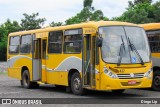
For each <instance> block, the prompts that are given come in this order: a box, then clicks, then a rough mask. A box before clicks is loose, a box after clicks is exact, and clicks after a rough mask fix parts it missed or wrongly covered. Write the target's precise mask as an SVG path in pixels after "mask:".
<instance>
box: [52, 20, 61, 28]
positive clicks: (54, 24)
mask: <svg viewBox="0 0 160 107" xmlns="http://www.w3.org/2000/svg"><path fill="white" fill-rule="evenodd" d="M62 25H63V23H62V22H54V21H53V22H51V23H50V24H49V26H51V27H55V26H62Z"/></svg>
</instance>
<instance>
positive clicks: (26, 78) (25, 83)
mask: <svg viewBox="0 0 160 107" xmlns="http://www.w3.org/2000/svg"><path fill="white" fill-rule="evenodd" d="M21 85H22V86H23V87H24V88H28V89H29V88H37V87H38V86H39V84H38V83H37V82H31V81H30V75H29V71H28V70H24V71H23V74H22V81H21Z"/></svg>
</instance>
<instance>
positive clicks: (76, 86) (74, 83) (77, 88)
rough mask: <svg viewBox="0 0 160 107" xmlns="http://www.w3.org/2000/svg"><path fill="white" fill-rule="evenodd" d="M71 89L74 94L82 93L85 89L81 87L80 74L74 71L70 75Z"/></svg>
mask: <svg viewBox="0 0 160 107" xmlns="http://www.w3.org/2000/svg"><path fill="white" fill-rule="evenodd" d="M71 90H72V92H73V94H75V95H83V94H84V92H85V89H84V88H83V87H82V81H81V77H80V74H79V73H78V72H75V73H74V74H73V75H72V77H71Z"/></svg>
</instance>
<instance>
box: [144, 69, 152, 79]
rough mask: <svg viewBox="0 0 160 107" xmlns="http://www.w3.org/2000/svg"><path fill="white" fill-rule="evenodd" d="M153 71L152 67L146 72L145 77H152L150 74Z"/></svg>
mask: <svg viewBox="0 0 160 107" xmlns="http://www.w3.org/2000/svg"><path fill="white" fill-rule="evenodd" d="M152 72H153V70H152V68H151V69H149V70H148V72H146V73H145V74H144V76H145V77H147V78H150V74H151V73H152Z"/></svg>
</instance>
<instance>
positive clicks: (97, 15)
mask: <svg viewBox="0 0 160 107" xmlns="http://www.w3.org/2000/svg"><path fill="white" fill-rule="evenodd" d="M92 2H93V0H84V2H83V6H84V7H83V9H82V10H81V11H80V13H77V15H76V16H73V17H71V18H69V19H67V20H66V21H65V22H66V24H67V25H70V24H76V23H81V22H86V21H99V20H108V18H107V17H104V15H103V12H102V11H101V10H95V8H94V7H92Z"/></svg>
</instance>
